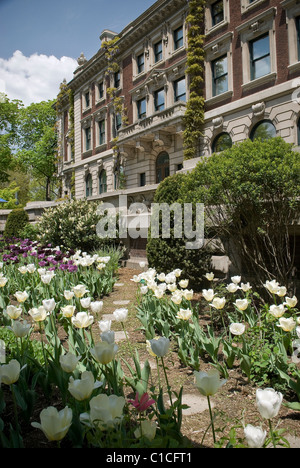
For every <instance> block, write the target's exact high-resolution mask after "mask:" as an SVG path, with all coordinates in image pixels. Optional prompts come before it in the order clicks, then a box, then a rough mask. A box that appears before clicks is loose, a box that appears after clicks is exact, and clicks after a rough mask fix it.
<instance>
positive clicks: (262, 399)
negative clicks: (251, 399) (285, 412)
mask: <svg viewBox="0 0 300 468" xmlns="http://www.w3.org/2000/svg"><path fill="white" fill-rule="evenodd" d="M282 400H283V395H282V393H280V392H276V391H275V390H274V389H273V388H266V389H264V390H262V389H260V388H258V389H257V390H256V404H257V407H258V411H259V412H260V415H261V416H262V417H263V418H265V419H272V418H275V417H276V416H277V415H278V413H279V410H280V407H281V403H282Z"/></svg>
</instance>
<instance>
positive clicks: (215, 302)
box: [209, 297, 226, 310]
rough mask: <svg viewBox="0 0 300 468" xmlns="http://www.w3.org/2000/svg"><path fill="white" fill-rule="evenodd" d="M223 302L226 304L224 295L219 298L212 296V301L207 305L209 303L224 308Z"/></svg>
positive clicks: (219, 308) (216, 307) (217, 307)
mask: <svg viewBox="0 0 300 468" xmlns="http://www.w3.org/2000/svg"><path fill="white" fill-rule="evenodd" d="M225 304H226V299H225V297H221V298H220V297H214V298H213V301H212V303H211V304H209V305H211V306H212V307H214V308H215V309H218V310H221V309H223V308H224V306H225Z"/></svg>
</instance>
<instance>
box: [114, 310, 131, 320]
mask: <svg viewBox="0 0 300 468" xmlns="http://www.w3.org/2000/svg"><path fill="white" fill-rule="evenodd" d="M113 316H114V317H115V319H116V321H117V322H125V320H127V316H128V309H124V308H122V309H116V310H115V311H114V312H113Z"/></svg>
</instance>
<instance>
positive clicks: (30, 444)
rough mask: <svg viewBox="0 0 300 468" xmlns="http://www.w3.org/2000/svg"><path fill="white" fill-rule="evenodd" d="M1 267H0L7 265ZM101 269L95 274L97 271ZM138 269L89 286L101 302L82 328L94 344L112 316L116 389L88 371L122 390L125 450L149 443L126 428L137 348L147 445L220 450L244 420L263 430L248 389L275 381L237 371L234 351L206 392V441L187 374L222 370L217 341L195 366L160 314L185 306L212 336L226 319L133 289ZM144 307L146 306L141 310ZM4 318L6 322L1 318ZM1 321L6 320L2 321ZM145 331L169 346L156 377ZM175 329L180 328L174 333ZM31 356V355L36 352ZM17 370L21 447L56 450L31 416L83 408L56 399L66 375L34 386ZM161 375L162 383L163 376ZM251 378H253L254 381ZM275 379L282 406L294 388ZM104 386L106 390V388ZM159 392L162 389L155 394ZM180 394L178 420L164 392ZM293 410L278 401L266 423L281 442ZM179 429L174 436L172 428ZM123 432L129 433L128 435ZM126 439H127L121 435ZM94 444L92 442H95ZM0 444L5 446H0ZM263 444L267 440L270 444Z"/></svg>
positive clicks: (199, 301) (295, 415)
mask: <svg viewBox="0 0 300 468" xmlns="http://www.w3.org/2000/svg"><path fill="white" fill-rule="evenodd" d="M9 268H11V267H9ZM2 271H3V270H2ZM5 271H6V272H8V268H7V267H6V270H5ZM102 273H103V272H102ZM102 273H101V272H100V274H102ZM139 274H140V271H134V270H130V269H127V268H120V269H119V270H118V273H117V276H116V271H114V279H113V281H112V282H111V288H110V290H109V291H108V290H107V291H106V292H105V293H102V294H101V295H99V296H97V288H95V290H93V292H94V300H100V299H101V301H103V307H102V309H101V312H100V313H99V314H96V315H95V316H94V322H93V323H92V325H91V327H90V332H91V336H92V340H93V343H97V342H99V341H100V340H101V337H100V328H99V326H98V323H97V321H98V320H103V319H105V320H108V319H109V318H110V319H112V322H111V330H112V331H114V333H115V337H116V340H115V341H116V343H117V346H118V351H117V354H116V358H115V362H118V363H119V364H118V365H120V366H122V380H123V384H122V388H121V386H120V381H118V385H116V387H114V389H113V385H114V384H115V383H116V382H115V381H113V380H110V377H111V375H106V374H105V372H104V370H103V365H101V366H100V367H99V366H98V367H97V366H96V367H95V369H97V370H96V372H95V375H96V374H97V375H102V378H103V375H105V376H106V377H105V378H106V384H107V385H108V387H107V389H106V390H105V392H106V393H108V394H109V393H114V392H115V393H116V392H118V391H120V394H121V393H122V394H123V395H124V398H125V401H126V414H125V421H126V422H125V423H124V427H122V431H125V432H124V434H125V436H124V440H123V443H124V444H126V441H127V440H128V445H127V447H133V448H141V446H145V447H149V446H150V447H151V446H152V445H151V443H150V442H149V440H148V441H147V440H146V439H145V440H141V439H138V438H136V436H133V433H132V431H133V428H135V429H137V428H138V425H139V422H138V421H139V420H138V418H137V413H136V412H135V409H134V407H133V406H132V404H131V403H130V400H134V398H135V394H136V389H137V388H140V387H137V385H138V384H139V382H138V380H139V379H136V375H135V376H133V372H132V370H134V371H135V365H136V362H134V359H133V357H134V355H135V353H138V365H139V366H140V367H141V368H142V369H143V367H144V366H145V363H146V362H147V363H148V364H149V369H150V372H149V375H148V377H147V387H145V390H147V391H148V392H149V395H151V396H153V397H154V398H156V406H157V407H158V409H157V408H156V410H155V411H154V412H153V409H152V407H150V408H148V410H147V412H146V413H145V415H144V416H145V418H146V419H147V417H149V416H150V419H151V418H153V419H154V420H157V422H158V426H157V427H158V429H157V435H156V438H155V440H154V442H152V444H154V446H156V447H158V446H159V447H165V446H168V444H171V446H172V444H173V445H174V446H175V447H181V448H184V447H188V448H213V447H214V446H219V447H226V446H227V444H229V446H230V445H231V446H238V445H240V444H242V445H243V446H246V444H245V438H244V432H243V430H244V427H243V426H244V425H249V424H252V425H254V426H260V425H263V427H264V428H265V429H266V430H268V426H267V421H266V420H263V419H262V418H261V416H260V413H259V411H258V409H257V405H256V390H257V388H264V387H267V386H270V385H271V384H272V385H273V384H274V382H275V381H276V378H275V377H274V376H273V375H272V376H270V375H269V374H268V372H267V370H268V369H265V368H264V369H263V371H262V372H261V373H260V374H259V375H258V374H256V381H255V379H254V380H250V381H249V379H248V377H247V375H246V374H245V372H244V371H243V369H242V368H241V365H240V361H239V359H238V354H236V355H235V359H234V360H233V361H232V362H231V364H230V366H229V367H227V368H226V373H227V375H226V376H222V378H223V377H226V383H225V384H224V385H223V386H222V387H221V388H220V389H219V391H217V392H216V393H215V394H214V395H213V396H212V397H211V404H212V409H213V414H214V429H215V439H216V440H215V442H214V440H213V433H212V427H211V413H210V412H209V408H208V406H207V399H206V398H205V397H204V396H203V395H202V394H201V393H200V392H199V391H198V389H197V388H196V386H195V376H194V372H195V369H196V370H197V371H199V370H201V371H203V372H208V371H210V370H211V369H212V368H213V367H216V363H218V365H220V367H219V370H221V371H222V369H223V370H224V371H225V368H224V355H223V347H224V343H223V342H221V345H220V346H219V347H218V348H217V354H216V355H215V354H214V353H215V350H214V351H213V352H212V353H211V355H210V354H209V352H208V351H209V350H210V348H209V347H208V346H207V348H206V350H203V349H202V350H201V352H200V353H199V354H198V355H197V361H198V366H197V368H195V362H196V361H195V356H196V354H195V353H194V354H193V355H191V354H189V353H186V354H184V353H183V351H182V350H183V349H186V347H184V346H183V344H182V343H183V342H182V341H180V339H179V338H181V339H182V338H185V339H186V345H187V346H190V345H189V343H188V331H189V329H188V327H187V322H185V323H183V322H178V320H177V319H176V320H175V319H174V317H173V319H172V320H173V321H171V316H169V317H163V315H162V314H163V312H166V310H167V313H168V314H169V313H171V312H170V311H173V312H174V311H175V312H176V313H178V311H179V310H180V307H183V308H184V309H185V310H186V309H187V307H188V306H189V307H190V308H191V309H192V310H193V313H194V316H195V314H197V320H198V323H199V326H200V327H201V328H202V329H203V330H207V327H208V326H209V325H210V324H211V319H212V318H213V322H214V325H215V337H219V336H222V334H223V332H224V328H223V327H224V324H225V325H226V323H225V322H223V321H222V320H221V314H219V315H218V314H216V313H215V312H214V314H213V317H212V315H211V310H210V309H209V308H208V307H207V305H205V302H204V299H203V296H202V294H201V293H198V294H195V293H193V297H192V300H191V299H190V297H189V296H187V297H188V299H187V302H182V303H181V304H180V307H179V305H178V304H175V305H174V303H172V302H170V296H167V295H165V296H164V297H163V298H157V297H156V296H155V295H154V294H153V292H152V293H151V291H150V290H148V292H147V295H146V294H145V295H144V294H141V287H143V286H145V282H143V281H142V282H141V281H140V280H141V278H139V280H137V278H138V275H139ZM92 277H93V275H92ZM56 279H57V278H56ZM7 286H8V284H7V285H5V286H4V287H3V289H2V291H3V293H4V294H2V301H6V304H5V307H7V305H8V299H7V297H8V296H7V295H9V302H10V303H11V304H14V305H16V306H17V305H18V303H17V301H16V299H15V297H14V295H13V293H12V290H10V291H8V290H7V289H4V288H5V287H7ZM65 286H66V284H65ZM73 286H74V285H73ZM5 293H6V294H5ZM61 305H63V304H61ZM153 307H154V310H155V311H156V313H155V314H152V315H155V317H154V316H152V319H151V320H150V318H149V317H147V321H146V322H145V320H144V319H145V317H143V311H144V312H145V313H148V312H149V310H150V311H151V310H152V309H153ZM119 308H126V310H128V315H127V316H126V320H125V321H124V322H123V321H118V320H116V319H115V318H114V316H113V313H114V311H115V310H116V309H119ZM145 308H146V309H147V310H146V311H145ZM173 312H172V313H173ZM297 313H298V312H296V314H297ZM227 319H228V318H227ZM5 320H6V321H7V317H6V318H5ZM32 323H33V322H32ZM145 323H147V329H145V327H144V325H145ZM3 325H4V323H3ZM5 325H7V323H6V324H5ZM64 325H65V324H64V323H60V324H59V325H58V327H57V336H58V338H59V340H60V344H62V345H63V346H65V349H66V350H68V349H69V348H68V333H67V331H68V330H69V329H68V328H66V326H64ZM167 325H168V326H167ZM161 327H164V328H161ZM153 330H155V335H157V336H162V335H163V333H162V332H163V331H165V332H166V335H167V336H168V338H169V339H170V348H169V350H168V353H167V354H166V355H165V356H164V359H163V364H164V366H165V370H166V374H164V372H163V369H162V368H161V362H160V360H159V359H157V357H156V356H153V354H151V353H149V348H148V347H147V340H149V339H152V338H153ZM181 331H182V332H184V333H183V335H182V336H181ZM41 336H42V337H43V338H44V339H45V335H41V334H40V331H39V327H38V325H37V324H36V325H35V329H34V331H33V332H32V334H31V340H32V341H34V342H40V341H41ZM48 336H50V335H48ZM91 336H90V335H89V334H88V333H87V334H86V335H85V337H86V338H87V339H89V338H90V337H91ZM211 337H212V335H211ZM76 338H77V339H78V340H79V341H78V343H77V345H78V346H81V344H82V343H81V341H80V335H77V334H76ZM10 340H11V341H10V342H9V345H8V347H9V351H10V352H11V353H12V354H13V357H16V348H15V347H14V346H13V340H12V338H11V337H10ZM75 341H76V340H75ZM234 346H235V347H236V349H240V350H241V349H242V343H241V341H239V339H236V340H235V343H234ZM82 349H83V348H81V350H82ZM190 349H191V348H190ZM53 350H54V351H53V352H54V354H53V356H52V357H53V358H54V361H55V362H57V361H56V360H55V359H56V358H55V346H54V348H53ZM197 350H198V348H196V351H197ZM84 352H85V351H84ZM132 352H134V354H132ZM34 353H36V350H35V351H34ZM38 353H39V358H41V349H40V348H39V351H38ZM27 356H28V352H27ZM212 356H213V357H214V356H215V357H216V359H215V360H214V359H212ZM9 357H12V356H9ZM31 357H32V356H31ZM34 357H35V358H37V356H36V354H34ZM185 359H187V360H191V362H190V363H188V362H184V360H185ZM289 360H290V358H289ZM85 362H86V363H88V364H87V365H88V369H91V367H90V364H89V363H90V362H91V361H85ZM27 364H28V365H29V364H30V363H29V362H28V363H27ZM94 364H95V363H94ZM94 364H93V365H94ZM109 366H111V367H109ZM158 366H159V367H158ZM222 366H223V367H222ZM145 367H146V366H145ZM108 368H110V369H111V371H112V372H113V370H114V371H116V370H117V368H116V367H114V366H113V365H112V364H111V363H110V364H108V367H107V369H108ZM158 368H159V369H160V374H158ZM130 369H131V370H130ZM297 369H298V372H299V365H298V367H297V366H296V368H293V372H294V374H293V377H295V375H296V372H297ZM137 370H138V369H137ZM22 372H24V375H26V378H25V380H24V381H23V380H21V382H20V384H19V383H18V382H16V383H15V384H13V385H14V386H15V387H16V388H17V387H18V385H20V387H21V385H22V384H24V383H25V384H26V382H27V383H28V384H29V385H28V389H27V390H28V392H29V393H28V395H29V394H30V392H32V395H33V394H34V398H33V399H32V401H31V403H32V408H29V407H28V406H27V407H26V410H25V411H24V408H23V409H22V408H21V409H22V411H23V412H25V413H26V414H27V416H28V418H27V420H25V419H26V418H25V419H24V418H20V422H19V424H20V428H21V433H22V445H23V446H24V447H25V448H53V447H56V446H57V444H56V443H55V442H53V441H49V440H47V438H46V437H45V435H44V434H43V432H42V431H41V430H39V429H37V428H36V427H33V426H32V423H33V422H34V423H35V422H38V421H39V418H40V413H41V411H42V410H43V409H45V408H47V407H48V406H49V405H51V406H54V407H55V408H57V409H59V410H60V409H62V408H63V407H64V405H65V404H66V401H67V403H68V404H69V405H70V404H71V405H74V406H73V410H74V411H75V409H77V410H80V412H81V413H82V412H83V408H85V409H86V408H87V405H86V404H83V405H81V403H76V402H75V401H74V399H72V398H70V395H68V396H67V400H66V401H65V400H64V401H63V398H62V392H61V388H60V384H62V383H63V385H66V380H64V379H65V378H66V376H64V378H63V380H60V378H58V377H57V376H56V377H55V378H54V375H52V374H48V377H47V378H49V380H51V379H52V383H51V386H50V387H48V386H47V385H46V384H47V382H43V381H42V380H39V379H38V380H37V383H36V386H33V381H34V379H35V377H34V376H32V375H31V376H30V375H29V369H28V368H27V370H26V369H25V370H24V371H21V373H20V375H22ZM39 372H41V369H39ZM103 372H104V374H103ZM253 372H254V371H253V369H252V374H251V378H253ZM256 373H257V370H256ZM79 375H80V372H79V373H78V372H77V373H76V378H79ZM67 377H68V376H67ZM166 377H167V379H168V380H166ZM271 377H272V380H269V381H268V378H270V379H271ZM68 378H69V377H68ZM259 378H260V379H261V380H259ZM26 379H27V380H26ZM55 379H56V380H55ZM128 379H131V380H128ZM132 379H133V380H132ZM41 384H42V385H41ZM277 384H278V386H277V388H276V391H280V390H282V391H283V392H284V403H285V402H291V401H297V398H296V394H295V391H292V389H291V388H289V386H288V385H287V383H286V382H285V381H284V380H282V379H279V377H278V379H277ZM45 388H46V389H48V390H49V388H51V393H49V394H46V393H45ZM109 388H110V391H108V389H109ZM1 390H2V396H3V399H2V403H3V401H4V402H5V403H6V406H4V407H1V406H0V418H1V420H2V421H3V431H4V433H5V437H6V439H5V440H8V439H9V440H10V443H11V444H15V445H18V442H17V440H16V439H15V437H16V436H15V427H14V421H15V413H14V410H15V407H14V404H13V400H12V393H11V390H10V388H9V387H8V386H6V385H4V384H3V385H2V386H1ZM161 390H162V393H160V391H161ZM168 390H171V392H170V391H169V392H168ZM97 392H98V390H95V392H94V393H93V395H96V394H97ZM180 392H182V400H181V402H180V403H181V404H183V407H182V421H181V422H180V425H179V413H178V414H177V410H178V407H177V408H176V410H175V409H174V408H175V407H174V408H173V409H172V406H171V409H172V411H171V412H170V413H168V411H169V408H170V395H171V397H173V398H175V397H174V395H177V396H178V395H179V394H180ZM100 393H101V391H100ZM18 397H19V398H18V403H21V406H22V401H23V400H22V398H21V397H22V395H21V393H20V394H18ZM29 401H30V399H29V400H28V401H27V404H28V402H29ZM178 401H179V400H178ZM173 402H174V400H173ZM79 407H80V408H79ZM19 409H20V408H19ZM22 411H21V413H22ZM29 413H30V414H29ZM76 414H77V413H76ZM167 414H169V417H167V416H166V415H167ZM299 415H300V412H299V411H296V410H295V409H290V408H287V407H286V406H284V404H283V405H282V406H281V408H280V412H279V414H278V415H277V416H276V417H275V418H273V420H272V424H273V427H274V428H276V433H277V435H278V441H279V438H280V437H281V438H282V437H283V438H285V437H287V440H289V441H292V442H293V443H296V444H297V443H298V438H300V430H299ZM77 423H78V421H77ZM175 423H176V424H175ZM9 424H11V432H10V430H9ZM131 424H132V427H131V428H130V427H129V426H130V425H131ZM164 424H167V426H164ZM168 424H171V425H170V427H169V429H170V433H172V430H175V433H174V436H172V437H170V438H169V439H168V436H167V435H166V434H167V433H168V429H167V428H168ZM160 425H161V426H160ZM78 427H79V426H78V425H77V426H76V427H75V429H76V430H78ZM179 427H180V433H179V432H178V431H179ZM75 429H74V431H73V432H72V433H71V436H70V437H65V438H64V439H63V440H62V441H61V442H60V446H61V447H66V448H68V447H70V448H71V447H76V446H77V445H76V444H74V440H75V439H76V437H75V436H76V434H75V433H76V430H75ZM120 430H121V429H120ZM126 431H127V432H126ZM176 431H177V432H176ZM281 431H283V432H281ZM87 432H88V430H87ZM13 434H14V435H13ZM122 434H123V432H122ZM128 434H130V436H129V435H128ZM279 436H280V437H279ZM90 437H91V436H90ZM115 437H117V436H116V434H114V435H113V441H114V442H113V444H112V446H113V447H118V446H119V445H118V443H119V444H121V442H120V441H119V442H118V441H116V440H115ZM126 437H128V439H126ZM293 438H295V439H293ZM79 439H80V441H81V442H80V444H79V442H77V443H78V444H79V445H78V446H82V447H85V446H94V445H95V440H91V439H82V438H79ZM100 439H101V437H100ZM167 439H168V440H167ZM77 440H78V439H77ZM2 443H3V441H2ZM97 443H98V442H97ZM97 443H96V445H95V446H97ZM281 443H283V444H285V443H286V442H285V440H284V439H282V440H281ZM101 444H102V445H101ZM101 444H100V446H106V447H108V446H109V445H105V443H104V441H103V440H102V441H101ZM103 444H104V445H103ZM106 444H108V442H106ZM141 444H142V445H141ZM3 445H5V444H4V443H3ZM121 445H122V444H121ZM269 445H272V444H271V443H270V444H269ZM169 446H170V445H169Z"/></svg>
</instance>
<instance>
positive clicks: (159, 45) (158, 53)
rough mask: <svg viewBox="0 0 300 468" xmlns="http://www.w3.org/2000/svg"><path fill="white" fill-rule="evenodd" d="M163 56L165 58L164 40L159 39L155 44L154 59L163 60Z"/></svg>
mask: <svg viewBox="0 0 300 468" xmlns="http://www.w3.org/2000/svg"><path fill="white" fill-rule="evenodd" d="M162 58H163V56H162V41H159V42H157V43H156V44H154V61H155V63H156V62H159V61H160V60H162Z"/></svg>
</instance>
